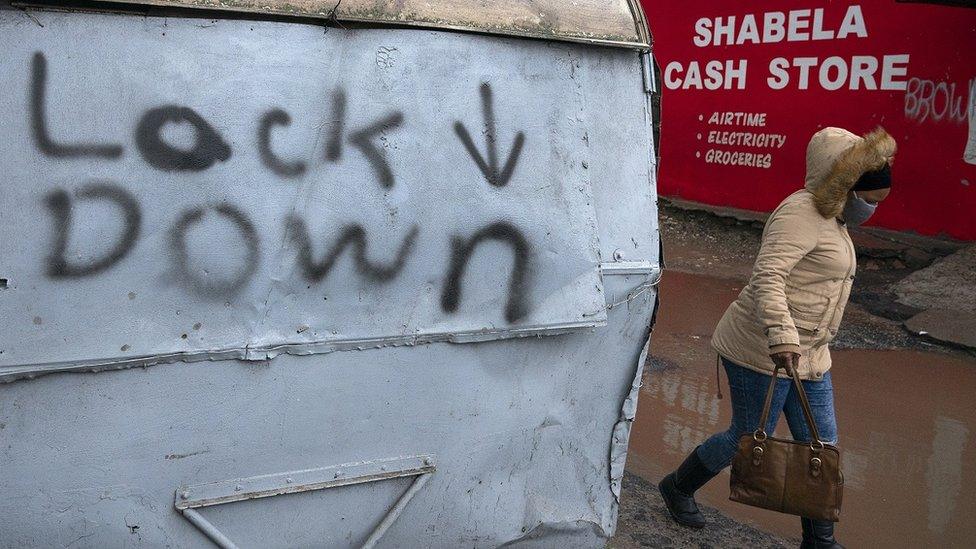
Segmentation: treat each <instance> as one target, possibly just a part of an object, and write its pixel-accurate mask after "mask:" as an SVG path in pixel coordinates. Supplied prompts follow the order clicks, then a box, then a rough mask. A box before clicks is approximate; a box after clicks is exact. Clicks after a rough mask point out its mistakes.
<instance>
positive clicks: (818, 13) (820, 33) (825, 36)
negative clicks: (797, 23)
mask: <svg viewBox="0 0 976 549" xmlns="http://www.w3.org/2000/svg"><path fill="white" fill-rule="evenodd" d="M823 12H824V10H823V8H817V9H815V10H813V34H811V35H810V36H811V38H812V39H813V40H830V39H832V38H833V37H834V31H832V30H828V31H825V30H824V28H823Z"/></svg>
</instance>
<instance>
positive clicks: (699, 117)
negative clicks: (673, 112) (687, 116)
mask: <svg viewBox="0 0 976 549" xmlns="http://www.w3.org/2000/svg"><path fill="white" fill-rule="evenodd" d="M704 119H705V115H704V114H699V115H698V121H699V122H701V121H702V120H704Z"/></svg>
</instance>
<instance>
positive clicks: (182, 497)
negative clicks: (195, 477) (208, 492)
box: [180, 490, 190, 499]
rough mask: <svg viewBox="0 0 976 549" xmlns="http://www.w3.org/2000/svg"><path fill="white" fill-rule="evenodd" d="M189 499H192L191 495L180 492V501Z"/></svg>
mask: <svg viewBox="0 0 976 549" xmlns="http://www.w3.org/2000/svg"><path fill="white" fill-rule="evenodd" d="M189 497H190V493H189V492H187V491H186V490H184V491H182V492H180V499H189Z"/></svg>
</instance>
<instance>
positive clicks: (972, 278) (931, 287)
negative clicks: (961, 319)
mask: <svg viewBox="0 0 976 549" xmlns="http://www.w3.org/2000/svg"><path fill="white" fill-rule="evenodd" d="M892 290H893V291H894V292H895V294H896V295H897V296H898V301H899V302H900V303H903V304H905V305H910V306H912V307H915V308H918V309H922V310H928V309H944V310H949V311H966V312H969V311H976V244H973V245H970V246H968V247H966V248H963V249H962V250H960V251H958V252H956V253H954V254H952V255H950V256H947V257H944V258H942V259H939V260H938V261H936V262H935V263H933V264H932V265H931V266H929V267H927V268H925V269H921V270H918V271H915V272H914V273H912V274H910V275H908V276H906V277H905V278H903V279H902V280H901V281H900V282H898V283H897V284H895V286H894V287H893V288H892Z"/></svg>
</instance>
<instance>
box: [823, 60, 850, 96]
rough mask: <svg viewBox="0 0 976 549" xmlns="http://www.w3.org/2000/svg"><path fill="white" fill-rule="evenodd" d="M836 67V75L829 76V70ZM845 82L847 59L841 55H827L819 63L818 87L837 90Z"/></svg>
mask: <svg viewBox="0 0 976 549" xmlns="http://www.w3.org/2000/svg"><path fill="white" fill-rule="evenodd" d="M834 68H836V69H837V77H836V78H830V70H831V69H834ZM845 82H847V61H845V60H844V58H843V57H837V56H834V57H828V58H827V59H826V60H824V62H823V64H822V65H820V87H822V88H823V89H825V90H829V91H834V90H839V89H840V88H841V87H843V86H844V83H845Z"/></svg>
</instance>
